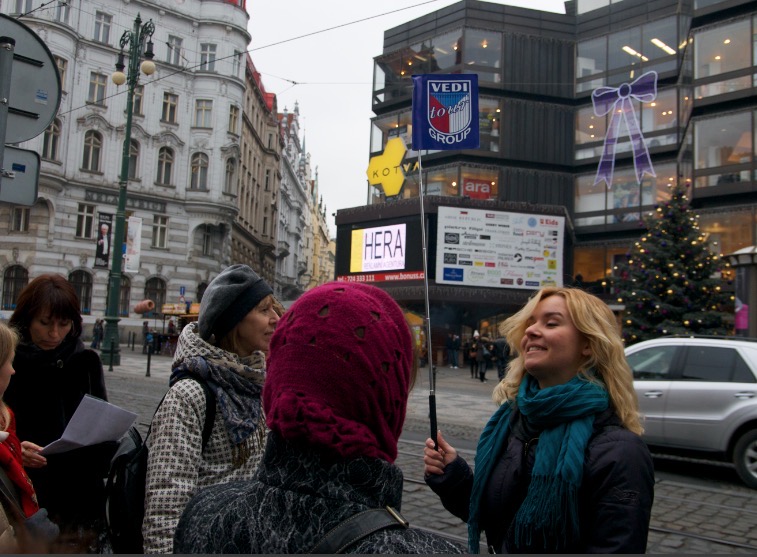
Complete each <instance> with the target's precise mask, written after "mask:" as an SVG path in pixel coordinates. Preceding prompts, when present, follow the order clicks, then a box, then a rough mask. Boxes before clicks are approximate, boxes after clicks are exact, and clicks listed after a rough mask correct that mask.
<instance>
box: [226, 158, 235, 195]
mask: <svg viewBox="0 0 757 557" xmlns="http://www.w3.org/2000/svg"><path fill="white" fill-rule="evenodd" d="M236 173H237V161H236V160H235V159H228V160H227V161H226V179H225V180H224V184H223V191H224V192H226V193H234V181H235V180H234V178H235V176H236Z"/></svg>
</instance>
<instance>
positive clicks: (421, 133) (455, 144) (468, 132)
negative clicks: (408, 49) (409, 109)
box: [413, 74, 479, 151]
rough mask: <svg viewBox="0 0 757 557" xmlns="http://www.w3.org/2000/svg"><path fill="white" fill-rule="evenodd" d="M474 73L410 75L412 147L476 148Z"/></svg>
mask: <svg viewBox="0 0 757 557" xmlns="http://www.w3.org/2000/svg"><path fill="white" fill-rule="evenodd" d="M478 146H479V128H478V74H441V75H440V74H425V75H414V76H413V149H414V150H416V151H419V150H421V149H442V150H443V149H478Z"/></svg>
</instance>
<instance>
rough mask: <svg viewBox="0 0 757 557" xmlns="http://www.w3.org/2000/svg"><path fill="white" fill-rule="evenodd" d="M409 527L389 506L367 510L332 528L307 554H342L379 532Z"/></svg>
mask: <svg viewBox="0 0 757 557" xmlns="http://www.w3.org/2000/svg"><path fill="white" fill-rule="evenodd" d="M409 527H410V523H409V522H408V521H407V520H405V518H404V517H403V516H402V515H401V514H400V513H399V512H398V511H397V510H396V509H394V508H393V507H390V506H389V505H387V506H386V507H384V508H383V509H368V510H367V511H362V512H359V513H357V514H354V515H352V516H351V517H349V518H347V519H346V520H343V521H342V522H340V523H339V524H337V525H336V526H334V528H332V529H331V530H329V531H328V532H327V533H326V535H325V536H323V538H321V540H320V541H319V542H318V543H316V544H315V547H313V549H311V550H310V552H309V553H321V554H324V553H342V552H343V551H344V550H345V549H347V547H349V546H350V545H352V544H354V543H355V542H357V541H359V540H361V539H363V538H364V537H366V536H368V535H370V534H373V533H374V532H378V531H379V530H383V529H385V528H405V529H407V528H409Z"/></svg>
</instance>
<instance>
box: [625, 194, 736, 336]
mask: <svg viewBox="0 0 757 557" xmlns="http://www.w3.org/2000/svg"><path fill="white" fill-rule="evenodd" d="M670 193H671V196H670V199H669V200H668V201H666V202H664V203H662V204H660V205H658V206H655V211H654V212H653V213H650V214H649V215H647V216H646V217H645V220H644V222H645V225H646V229H647V231H648V232H647V233H646V234H645V235H644V236H642V238H641V239H640V240H639V241H638V242H636V243H635V244H634V246H633V248H632V249H631V250H630V252H629V253H628V254H627V256H626V257H627V260H626V262H625V263H623V264H621V265H619V266H618V267H617V268H616V276H617V277H618V278H616V280H615V282H614V293H615V294H616V295H617V300H618V302H619V303H622V304H625V311H624V314H623V318H622V325H623V339H624V341H625V343H626V345H627V346H630V345H631V344H634V343H637V342H640V341H642V340H646V339H650V338H658V337H660V336H664V335H693V334H697V335H726V334H729V333H730V332H731V322H732V315H733V300H734V298H733V295H732V294H731V293H730V292H726V290H725V288H724V287H725V285H726V284H727V281H726V280H725V279H723V278H721V271H722V269H723V268H724V267H725V266H727V263H726V262H725V261H724V260H722V259H721V257H720V256H719V254H716V253H712V252H711V251H710V248H709V246H708V244H707V242H706V239H705V236H704V234H702V232H701V231H700V230H699V217H698V216H697V215H695V214H694V213H693V212H692V211H691V210H690V207H689V202H688V199H687V197H686V191H685V189H684V187H683V186H680V185H678V186H674V187H673V188H672V189H671V192H670Z"/></svg>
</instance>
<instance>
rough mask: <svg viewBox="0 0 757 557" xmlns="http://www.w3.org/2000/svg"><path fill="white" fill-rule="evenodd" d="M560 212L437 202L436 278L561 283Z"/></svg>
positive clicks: (482, 283)
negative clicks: (450, 204)
mask: <svg viewBox="0 0 757 557" xmlns="http://www.w3.org/2000/svg"><path fill="white" fill-rule="evenodd" d="M564 233H565V217H561V216H551V215H538V214H527V213H509V212H504V211H488V210H483V209H464V208H459V207H439V221H438V227H437V244H436V245H437V250H436V282H437V284H455V285H463V286H479V287H488V288H519V289H533V290H536V289H538V288H541V287H542V286H562V277H563V245H564Z"/></svg>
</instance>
